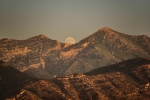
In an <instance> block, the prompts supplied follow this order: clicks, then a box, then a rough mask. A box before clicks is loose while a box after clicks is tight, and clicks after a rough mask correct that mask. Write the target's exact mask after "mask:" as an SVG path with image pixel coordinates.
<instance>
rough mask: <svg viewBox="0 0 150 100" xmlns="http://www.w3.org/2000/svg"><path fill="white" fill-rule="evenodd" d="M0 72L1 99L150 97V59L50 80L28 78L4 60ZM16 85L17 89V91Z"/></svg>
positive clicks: (127, 99) (137, 99)
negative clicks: (7, 64)
mask: <svg viewBox="0 0 150 100" xmlns="http://www.w3.org/2000/svg"><path fill="white" fill-rule="evenodd" d="M0 71H1V73H0V77H1V80H0V82H1V83H0V96H1V97H3V99H6V98H7V99H13V98H14V99H17V100H149V99H150V59H149V58H138V59H130V60H126V61H123V62H120V63H118V64H114V65H111V66H105V67H103V68H98V69H94V70H92V71H90V72H87V73H85V74H72V75H68V76H64V77H60V78H55V79H52V80H43V79H34V78H31V77H30V76H27V75H25V74H23V73H21V72H18V71H16V70H15V69H14V68H12V67H10V66H6V64H4V62H2V64H1V66H0ZM18 79H19V80H18ZM27 80H28V81H27ZM33 80H34V81H33ZM4 82H5V83H4ZM18 87H19V90H17V89H18ZM12 88H13V90H12ZM6 91H7V92H6ZM8 91H9V92H8ZM11 91H13V92H11Z"/></svg>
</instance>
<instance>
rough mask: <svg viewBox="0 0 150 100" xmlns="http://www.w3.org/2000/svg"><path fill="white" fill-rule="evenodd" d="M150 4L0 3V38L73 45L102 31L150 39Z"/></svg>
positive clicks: (124, 0)
mask: <svg viewBox="0 0 150 100" xmlns="http://www.w3.org/2000/svg"><path fill="white" fill-rule="evenodd" d="M149 5H150V0H0V38H12V39H18V40H22V39H27V38H30V37H33V36H37V35H40V34H42V35H45V36H47V37H49V38H50V39H53V40H58V41H60V42H63V43H64V42H65V39H66V38H67V37H73V38H74V39H75V40H76V42H79V41H80V40H82V39H83V38H86V37H87V36H89V35H91V34H93V33H94V32H96V31H97V30H99V29H100V28H103V27H109V28H111V29H113V30H116V31H119V32H122V33H125V34H130V35H148V36H150V6H149Z"/></svg>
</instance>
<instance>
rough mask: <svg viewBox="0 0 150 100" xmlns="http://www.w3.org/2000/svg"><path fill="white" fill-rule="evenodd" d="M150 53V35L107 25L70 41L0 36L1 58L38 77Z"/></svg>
mask: <svg viewBox="0 0 150 100" xmlns="http://www.w3.org/2000/svg"><path fill="white" fill-rule="evenodd" d="M146 57H150V37H148V36H145V35H140V36H133V35H127V34H124V33H120V32H117V31H114V30H113V29H110V28H107V27H104V28H102V29H99V30H98V31H97V32H95V33H93V34H91V35H90V36H88V37H86V38H84V39H83V40H81V41H79V42H78V43H76V44H72V45H68V44H65V43H61V42H59V41H57V40H52V39H49V38H48V37H46V36H44V35H38V36H34V37H31V38H29V39H26V40H11V41H10V40H9V39H2V40H0V60H3V61H5V62H7V63H9V64H10V65H11V66H13V67H14V68H16V69H18V70H20V71H22V72H25V73H27V74H29V75H31V76H35V77H38V78H46V79H49V78H54V77H59V76H62V75H68V74H72V73H84V72H88V71H90V70H92V69H95V68H98V67H103V66H108V65H112V64H115V63H118V62H121V61H124V60H127V59H132V58H146Z"/></svg>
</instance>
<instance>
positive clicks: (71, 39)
mask: <svg viewBox="0 0 150 100" xmlns="http://www.w3.org/2000/svg"><path fill="white" fill-rule="evenodd" d="M65 43H69V44H75V43H76V41H75V39H74V38H73V37H67V38H66V39H65Z"/></svg>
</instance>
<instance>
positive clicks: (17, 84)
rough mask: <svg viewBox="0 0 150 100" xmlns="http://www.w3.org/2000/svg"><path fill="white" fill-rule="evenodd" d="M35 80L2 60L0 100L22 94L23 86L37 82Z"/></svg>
mask: <svg viewBox="0 0 150 100" xmlns="http://www.w3.org/2000/svg"><path fill="white" fill-rule="evenodd" d="M35 80H37V79H36V78H33V77H31V76H29V75H27V74H25V73H22V72H20V71H18V70H17V69H15V68H13V67H11V66H9V65H8V64H7V63H5V62H3V61H1V60H0V99H1V100H3V99H4V98H5V97H12V96H13V95H15V94H17V93H19V92H20V89H21V88H22V86H23V85H24V84H26V83H28V82H30V81H35Z"/></svg>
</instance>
